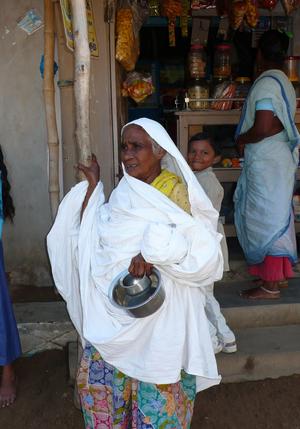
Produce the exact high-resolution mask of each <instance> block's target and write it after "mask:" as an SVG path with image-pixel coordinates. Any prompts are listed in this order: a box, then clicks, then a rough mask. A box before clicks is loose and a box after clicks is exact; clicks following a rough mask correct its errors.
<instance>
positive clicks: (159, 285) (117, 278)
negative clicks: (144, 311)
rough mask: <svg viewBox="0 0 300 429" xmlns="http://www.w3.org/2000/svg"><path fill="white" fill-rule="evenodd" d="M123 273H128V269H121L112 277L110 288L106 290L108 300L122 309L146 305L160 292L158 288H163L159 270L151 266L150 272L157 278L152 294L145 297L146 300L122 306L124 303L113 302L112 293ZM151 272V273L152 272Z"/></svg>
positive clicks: (132, 308)
mask: <svg viewBox="0 0 300 429" xmlns="http://www.w3.org/2000/svg"><path fill="white" fill-rule="evenodd" d="M125 273H129V271H128V270H124V271H122V272H121V273H119V274H118V275H117V276H116V277H115V278H114V279H113V281H112V282H111V285H110V288H109V291H108V298H109V301H110V302H111V304H113V305H114V306H115V307H117V308H122V309H123V310H134V309H135V308H140V307H142V306H144V305H146V304H148V302H150V301H151V300H152V299H153V298H154V297H155V296H156V295H157V294H158V293H159V292H160V290H161V289H162V288H163V286H162V282H161V275H160V272H159V270H158V269H157V268H155V267H153V268H152V273H154V274H155V275H156V277H157V280H158V286H157V288H156V290H155V291H154V292H153V294H152V295H150V296H149V298H148V299H146V301H144V302H142V303H141V304H138V305H130V306H124V305H120V304H118V303H117V302H115V300H114V299H113V293H114V290H115V289H116V287H117V286H119V285H118V283H117V282H118V281H119V280H120V278H121V276H122V275H124V274H125ZM152 273H151V274H152Z"/></svg>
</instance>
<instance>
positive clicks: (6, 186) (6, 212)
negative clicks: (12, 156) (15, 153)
mask: <svg viewBox="0 0 300 429" xmlns="http://www.w3.org/2000/svg"><path fill="white" fill-rule="evenodd" d="M0 171H1V180H2V203H3V217H4V219H6V218H9V219H10V220H11V222H12V221H13V218H14V215H15V207H14V203H13V200H12V197H11V195H10V183H9V181H8V179H7V168H6V165H5V164H4V160H3V152H2V148H1V146H0Z"/></svg>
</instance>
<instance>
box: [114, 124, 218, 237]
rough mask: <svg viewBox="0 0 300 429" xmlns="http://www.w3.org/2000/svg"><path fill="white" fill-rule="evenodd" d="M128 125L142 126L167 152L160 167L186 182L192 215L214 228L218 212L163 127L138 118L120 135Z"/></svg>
mask: <svg viewBox="0 0 300 429" xmlns="http://www.w3.org/2000/svg"><path fill="white" fill-rule="evenodd" d="M129 125H138V126H140V127H142V128H143V129H144V130H145V131H146V133H147V134H149V136H150V137H151V138H152V139H153V140H155V142H156V143H157V144H159V146H161V147H162V148H163V149H164V150H165V151H166V152H167V153H166V155H165V156H164V157H163V159H162V168H166V169H167V170H169V171H171V172H173V173H175V174H176V175H177V176H179V177H181V178H182V179H183V181H184V182H185V183H186V185H187V187H188V193H189V200H190V204H191V212H192V215H193V216H195V217H198V215H200V216H201V218H202V220H203V217H204V219H206V221H205V223H206V224H207V225H208V226H210V227H211V226H212V227H213V228H214V229H216V228H217V222H218V217H219V214H218V213H217V212H216V210H215V209H214V208H213V206H212V204H211V202H210V200H209V198H208V197H207V195H206V193H205V192H204V191H203V189H202V187H201V185H200V184H199V182H198V180H197V179H196V177H195V175H194V173H193V171H192V170H191V168H190V167H189V165H188V163H187V162H186V160H185V159H184V157H183V156H182V154H181V152H180V151H179V150H178V148H177V147H176V145H175V143H174V142H173V140H172V139H171V137H170V136H169V134H168V133H167V131H166V130H165V129H164V127H163V126H162V125H161V124H159V123H158V122H156V121H153V120H152V119H148V118H140V119H136V120H134V121H132V122H129V123H128V124H126V125H125V126H124V127H123V128H122V131H121V135H123V132H124V130H125V128H126V127H128V126H129Z"/></svg>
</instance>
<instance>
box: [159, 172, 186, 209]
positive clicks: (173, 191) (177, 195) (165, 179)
mask: <svg viewBox="0 0 300 429" xmlns="http://www.w3.org/2000/svg"><path fill="white" fill-rule="evenodd" d="M151 186H153V187H154V188H155V189H157V190H158V191H160V192H162V193H163V194H164V195H165V196H166V197H168V198H170V200H172V201H173V203H175V204H176V205H177V206H179V207H180V208H182V210H184V211H185V212H187V213H191V205H190V202H189V196H188V191H187V188H186V186H185V185H184V184H183V183H182V181H181V179H180V177H178V176H176V174H174V173H171V172H170V171H168V170H162V172H161V173H160V175H159V176H157V177H156V178H155V179H154V180H153V182H152V183H151Z"/></svg>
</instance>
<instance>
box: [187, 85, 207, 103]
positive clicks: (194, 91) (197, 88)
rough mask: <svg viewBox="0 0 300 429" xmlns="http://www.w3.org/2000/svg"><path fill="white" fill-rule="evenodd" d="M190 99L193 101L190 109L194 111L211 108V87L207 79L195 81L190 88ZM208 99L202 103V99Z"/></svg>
mask: <svg viewBox="0 0 300 429" xmlns="http://www.w3.org/2000/svg"><path fill="white" fill-rule="evenodd" d="M188 97H189V98H190V99H193V100H192V101H190V102H189V107H190V108H191V109H192V110H202V109H208V108H209V101H208V100H207V99H208V97H209V87H208V84H207V82H206V80H205V79H194V80H192V81H191V82H190V84H189V87H188ZM202 98H203V99H206V100H204V101H201V99H202Z"/></svg>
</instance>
